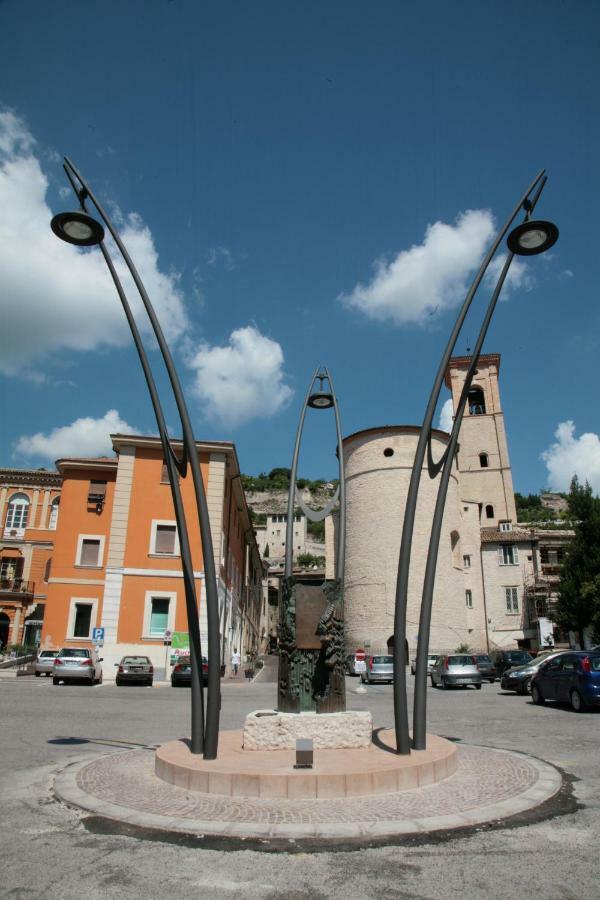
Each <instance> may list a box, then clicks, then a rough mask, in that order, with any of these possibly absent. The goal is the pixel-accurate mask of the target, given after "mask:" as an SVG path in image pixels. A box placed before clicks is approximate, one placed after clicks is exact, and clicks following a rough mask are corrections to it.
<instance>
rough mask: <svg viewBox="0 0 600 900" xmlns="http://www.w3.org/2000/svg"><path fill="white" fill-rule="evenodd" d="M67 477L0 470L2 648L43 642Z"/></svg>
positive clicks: (0, 621) (54, 474)
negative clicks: (61, 500) (64, 482)
mask: <svg viewBox="0 0 600 900" xmlns="http://www.w3.org/2000/svg"><path fill="white" fill-rule="evenodd" d="M61 481H62V480H61V477H60V475H59V474H58V473H57V472H48V471H46V470H45V469H39V470H22V469H0V649H2V650H4V649H6V648H7V647H9V648H10V647H11V646H22V645H25V646H31V647H35V646H36V645H37V644H39V641H40V634H41V628H42V621H43V618H44V612H45V607H46V601H47V592H48V578H49V575H50V566H51V559H52V554H53V547H54V538H55V535H56V529H57V527H58V522H59V511H60V495H61Z"/></svg>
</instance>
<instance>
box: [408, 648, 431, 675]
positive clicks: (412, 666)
mask: <svg viewBox="0 0 600 900" xmlns="http://www.w3.org/2000/svg"><path fill="white" fill-rule="evenodd" d="M437 658H438V655H437V653H428V654H427V674H428V675H431V667H432V665H433V664H434V663H435V661H436V659H437ZM410 671H411V673H412V674H413V675H415V674H416V672H417V658H416V656H415V658H414V659H413V660H412V661H411V664H410Z"/></svg>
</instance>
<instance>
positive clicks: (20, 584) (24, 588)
mask: <svg viewBox="0 0 600 900" xmlns="http://www.w3.org/2000/svg"><path fill="white" fill-rule="evenodd" d="M34 592H35V582H34V581H24V580H23V579H22V578H3V579H2V580H1V581H0V594H19V595H22V594H30V595H31V596H32V597H33V594H34Z"/></svg>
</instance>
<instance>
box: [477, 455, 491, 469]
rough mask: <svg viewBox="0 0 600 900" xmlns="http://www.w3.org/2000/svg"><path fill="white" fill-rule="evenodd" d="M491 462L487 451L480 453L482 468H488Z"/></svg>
mask: <svg viewBox="0 0 600 900" xmlns="http://www.w3.org/2000/svg"><path fill="white" fill-rule="evenodd" d="M489 464H490V463H489V459H488V455H487V453H480V454H479V465H480V466H481V468H482V469H487V467H488V466H489Z"/></svg>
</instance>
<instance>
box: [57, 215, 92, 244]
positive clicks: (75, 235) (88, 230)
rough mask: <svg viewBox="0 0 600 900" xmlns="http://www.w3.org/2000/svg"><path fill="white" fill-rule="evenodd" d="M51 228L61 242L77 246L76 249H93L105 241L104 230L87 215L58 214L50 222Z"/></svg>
mask: <svg viewBox="0 0 600 900" xmlns="http://www.w3.org/2000/svg"><path fill="white" fill-rule="evenodd" d="M50 227H51V229H52V231H53V232H54V234H55V235H56V237H59V238H60V239H61V241H66V242H67V243H68V244H75V246H76V247H92V246H94V245H95V244H100V243H101V242H102V241H103V240H104V228H103V227H102V225H101V224H100V222H97V221H96V219H93V218H92V217H91V216H88V215H87V213H82V212H63V213H57V214H56V215H55V216H54V218H53V219H52V221H51V222H50Z"/></svg>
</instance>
